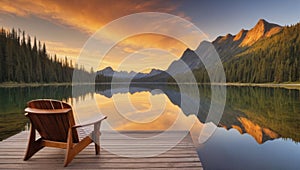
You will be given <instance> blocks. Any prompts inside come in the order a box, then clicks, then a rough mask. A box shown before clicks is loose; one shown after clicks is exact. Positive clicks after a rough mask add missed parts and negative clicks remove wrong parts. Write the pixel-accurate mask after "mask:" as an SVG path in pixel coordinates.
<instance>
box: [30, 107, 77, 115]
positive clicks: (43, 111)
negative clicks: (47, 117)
mask: <svg viewBox="0 0 300 170" xmlns="http://www.w3.org/2000/svg"><path fill="white" fill-rule="evenodd" d="M70 110H71V109H69V108H68V109H36V108H29V107H27V108H26V109H25V112H26V113H25V116H26V115H27V113H38V114H58V113H68V112H69V111H70Z"/></svg>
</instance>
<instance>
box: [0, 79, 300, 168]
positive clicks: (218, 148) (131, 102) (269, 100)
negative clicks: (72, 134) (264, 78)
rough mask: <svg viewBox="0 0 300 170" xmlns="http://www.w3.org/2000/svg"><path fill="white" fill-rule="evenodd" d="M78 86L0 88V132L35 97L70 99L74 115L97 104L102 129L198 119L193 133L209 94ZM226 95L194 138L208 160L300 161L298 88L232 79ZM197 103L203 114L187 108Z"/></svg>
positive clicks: (15, 126)
mask: <svg viewBox="0 0 300 170" xmlns="http://www.w3.org/2000/svg"><path fill="white" fill-rule="evenodd" d="M186 88H189V87H188V85H187V87H186ZM76 89H77V90H76V91H73V94H72V86H44V87H22V88H0V139H1V140H3V139H5V138H7V137H9V136H11V135H13V134H16V133H18V132H20V131H22V130H25V129H26V128H27V127H28V120H27V119H26V118H25V117H24V113H23V110H24V108H25V107H26V102H27V101H29V100H31V99H36V98H53V99H58V100H63V101H66V102H68V103H70V104H72V105H73V107H74V110H76V112H77V115H76V121H77V122H80V121H85V120H88V119H90V118H92V117H93V116H97V115H98V113H99V112H100V113H102V114H105V115H107V116H108V117H109V118H108V120H107V122H106V123H105V124H104V125H103V127H102V129H110V128H113V129H116V130H170V129H171V130H190V129H191V128H192V126H193V128H192V129H191V132H192V135H193V136H196V137H197V136H199V131H201V128H202V126H203V124H204V123H205V121H206V117H207V114H208V110H209V108H210V102H211V101H210V99H211V89H210V86H199V93H200V103H193V101H195V100H193V99H194V97H195V96H192V95H191V96H189V95H186V94H181V93H180V91H179V89H178V88H177V87H176V86H170V85H169V86H168V85H159V86H158V85H156V86H150V85H143V86H141V85H139V86H137V85H134V86H131V87H130V88H129V89H128V88H126V87H123V86H116V87H114V88H111V87H110V86H109V85H99V86H96V87H94V86H85V87H76ZM78 89H79V90H78ZM182 95H184V96H185V97H184V101H182V98H181V97H182ZM226 99H227V100H226V106H225V110H224V113H223V116H222V119H221V120H220V122H219V123H218V124H217V125H215V124H213V126H216V127H217V130H216V131H215V133H214V134H213V135H212V136H211V138H209V140H207V141H206V142H205V143H203V144H198V145H197V150H198V154H199V156H200V159H201V161H202V163H203V166H204V168H206V169H299V167H300V161H299V160H300V145H299V141H300V93H299V90H287V89H281V88H261V87H227V98H226ZM193 104H195V105H197V104H198V105H199V106H200V107H199V111H198V114H197V113H194V112H192V111H191V110H189V109H188V108H189V107H193V106H192V105H193ZM183 105H188V106H189V107H186V106H183ZM211 124H212V123H211Z"/></svg>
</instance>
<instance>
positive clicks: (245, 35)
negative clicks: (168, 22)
mask: <svg viewBox="0 0 300 170" xmlns="http://www.w3.org/2000/svg"><path fill="white" fill-rule="evenodd" d="M299 34H300V25H299V24H296V25H293V26H280V25H278V24H274V23H269V22H267V21H266V20H264V19H260V20H259V21H258V22H257V24H256V25H255V26H254V27H253V28H252V29H250V30H245V29H241V31H239V32H238V33H237V34H236V35H232V34H227V35H225V36H219V37H217V38H216V39H215V40H214V41H212V42H202V43H200V45H199V47H198V48H197V49H195V51H193V50H191V49H186V50H185V51H184V52H183V54H182V56H181V57H180V59H179V60H176V61H173V62H172V63H171V64H170V66H169V67H168V69H167V70H157V69H153V70H152V71H151V72H150V73H148V74H145V73H136V72H130V73H128V72H117V71H114V70H113V69H112V68H110V67H108V68H105V69H103V70H101V71H98V72H97V78H96V82H103V81H104V82H107V81H111V77H112V76H114V78H116V80H121V81H131V82H174V79H172V78H173V77H174V76H179V77H180V76H181V77H187V76H186V75H187V74H188V72H189V71H192V72H193V73H194V75H195V77H196V79H197V81H198V82H209V78H208V75H207V72H206V70H205V67H204V65H203V63H202V61H201V59H200V57H199V56H198V55H197V54H196V53H198V54H199V50H200V54H201V53H203V49H206V48H208V47H209V44H208V43H210V44H211V45H213V46H214V48H215V50H216V52H217V53H218V55H219V56H220V59H221V61H222V63H223V66H224V70H225V74H226V79H227V82H247V83H265V82H288V81H289V82H295V81H300V75H299V73H300V70H299V68H300V58H299V56H300V55H299V54H300V49H299V46H300V37H299V36H298V35H299ZM201 50H202V51H201ZM204 53H205V50H204Z"/></svg>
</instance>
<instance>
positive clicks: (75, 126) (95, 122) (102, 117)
mask: <svg viewBox="0 0 300 170" xmlns="http://www.w3.org/2000/svg"><path fill="white" fill-rule="evenodd" d="M106 118H107V116H101V117H100V118H98V119H97V120H96V121H86V122H82V124H77V125H74V126H72V128H79V127H84V126H90V125H94V124H97V123H101V122H102V120H104V119H106Z"/></svg>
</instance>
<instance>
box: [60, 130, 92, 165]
mask: <svg viewBox="0 0 300 170" xmlns="http://www.w3.org/2000/svg"><path fill="white" fill-rule="evenodd" d="M90 143H92V139H91V138H90V137H89V136H87V137H85V138H84V139H82V140H81V141H80V142H79V143H77V144H73V137H72V128H69V131H68V140H67V151H66V155H65V162H64V166H65V167H66V166H68V164H69V163H70V162H71V161H72V160H73V159H74V157H75V156H76V155H77V154H78V153H79V152H80V151H82V150H83V149H84V148H85V147H86V146H88V145H89V144H90Z"/></svg>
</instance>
